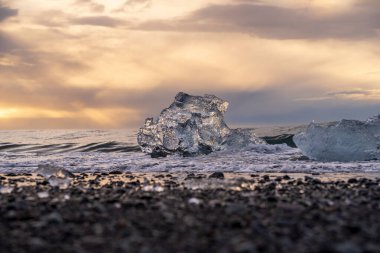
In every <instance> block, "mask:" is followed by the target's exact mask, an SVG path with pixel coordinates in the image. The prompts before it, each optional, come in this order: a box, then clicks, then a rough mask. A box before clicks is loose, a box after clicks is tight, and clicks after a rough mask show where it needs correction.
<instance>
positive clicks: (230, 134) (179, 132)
mask: <svg viewBox="0 0 380 253" xmlns="http://www.w3.org/2000/svg"><path fill="white" fill-rule="evenodd" d="M227 108H228V102H227V101H225V100H223V99H220V98H218V97H216V96H214V95H205V96H203V97H201V96H191V95H188V94H186V93H183V92H180V93H178V94H177V95H176V97H175V100H174V102H173V103H172V104H171V105H170V106H169V108H166V109H164V110H163V111H162V112H161V114H160V116H159V118H158V119H157V120H154V119H153V118H148V119H146V121H145V125H144V126H143V127H142V128H140V131H139V133H138V136H137V140H138V143H139V145H140V147H141V149H142V150H143V151H144V152H146V153H150V154H151V155H152V157H158V156H166V155H167V154H173V153H180V154H182V155H197V154H208V153H210V152H212V151H216V150H221V149H223V148H225V147H228V146H236V145H237V144H238V143H239V144H240V145H248V143H251V144H252V143H264V141H263V140H261V139H259V138H257V137H255V136H254V134H253V133H251V132H248V131H243V130H231V129H230V128H229V127H228V126H227V125H226V123H225V122H224V113H225V112H226V111H227Z"/></svg>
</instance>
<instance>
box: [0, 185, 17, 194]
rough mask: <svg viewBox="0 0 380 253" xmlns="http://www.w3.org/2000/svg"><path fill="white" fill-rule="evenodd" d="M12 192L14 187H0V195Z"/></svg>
mask: <svg viewBox="0 0 380 253" xmlns="http://www.w3.org/2000/svg"><path fill="white" fill-rule="evenodd" d="M13 190H14V187H11V186H0V193H1V194H9V193H12V192H13Z"/></svg>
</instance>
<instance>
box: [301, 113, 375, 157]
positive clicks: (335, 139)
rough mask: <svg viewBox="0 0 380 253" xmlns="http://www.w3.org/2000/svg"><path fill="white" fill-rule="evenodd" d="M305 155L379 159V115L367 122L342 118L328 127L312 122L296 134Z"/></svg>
mask: <svg viewBox="0 0 380 253" xmlns="http://www.w3.org/2000/svg"><path fill="white" fill-rule="evenodd" d="M294 142H295V143H296V145H297V147H298V148H299V149H301V151H302V152H303V154H304V155H306V156H308V157H309V158H312V159H315V160H318V161H341V162H349V161H368V160H379V159H380V115H377V116H375V117H372V118H369V119H368V120H366V121H359V120H341V121H339V122H338V123H333V124H330V125H327V126H321V125H318V124H316V123H311V124H310V125H309V127H308V128H307V129H306V131H305V132H302V133H299V134H297V135H296V136H294Z"/></svg>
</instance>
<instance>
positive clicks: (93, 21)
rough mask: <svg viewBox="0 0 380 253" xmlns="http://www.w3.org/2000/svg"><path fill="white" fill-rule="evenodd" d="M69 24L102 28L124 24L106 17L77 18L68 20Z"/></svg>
mask: <svg viewBox="0 0 380 253" xmlns="http://www.w3.org/2000/svg"><path fill="white" fill-rule="evenodd" d="M70 23H71V24H75V25H89V26H103V27H117V26H120V25H122V24H125V22H124V21H122V20H119V19H115V18H111V17H108V16H89V17H78V18H73V19H71V20H70Z"/></svg>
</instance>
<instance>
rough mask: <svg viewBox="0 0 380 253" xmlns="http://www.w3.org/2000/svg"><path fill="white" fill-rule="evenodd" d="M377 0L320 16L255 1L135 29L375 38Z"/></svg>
mask: <svg viewBox="0 0 380 253" xmlns="http://www.w3.org/2000/svg"><path fill="white" fill-rule="evenodd" d="M379 17H380V1H373V0H365V1H358V2H357V3H356V4H354V5H353V6H352V7H351V8H349V10H347V11H345V12H339V13H332V14H329V15H321V14H318V13H317V12H313V11H311V10H306V9H295V8H287V7H280V6H274V5H268V4H264V3H259V2H253V3H251V4H248V3H240V4H230V5H211V6H208V7H205V8H203V9H200V10H197V11H195V12H194V13H192V14H191V15H189V16H186V17H184V18H179V19H175V20H155V21H148V22H145V23H142V24H140V25H139V26H137V27H136V29H142V30H162V31H192V32H194V31H195V32H197V31H203V32H238V33H249V34H252V35H254V36H259V37H264V38H273V39H330V38H331V39H363V38H373V37H377V36H378V31H377V30H378V29H380V18H379Z"/></svg>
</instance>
